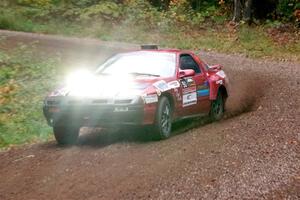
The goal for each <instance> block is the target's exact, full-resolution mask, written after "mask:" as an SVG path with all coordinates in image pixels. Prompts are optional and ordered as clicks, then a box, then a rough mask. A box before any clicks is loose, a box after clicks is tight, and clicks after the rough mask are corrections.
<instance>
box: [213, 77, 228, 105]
mask: <svg viewBox="0 0 300 200" xmlns="http://www.w3.org/2000/svg"><path fill="white" fill-rule="evenodd" d="M209 87H210V93H209V100H216V98H217V95H218V91H219V90H220V89H222V88H223V89H222V90H225V91H224V92H225V94H226V96H227V91H226V86H225V79H223V78H220V77H218V76H216V75H212V76H211V78H210V79H209Z"/></svg>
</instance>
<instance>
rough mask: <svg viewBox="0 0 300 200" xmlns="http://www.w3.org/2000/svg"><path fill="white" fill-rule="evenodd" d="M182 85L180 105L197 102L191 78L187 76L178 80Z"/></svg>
mask: <svg viewBox="0 0 300 200" xmlns="http://www.w3.org/2000/svg"><path fill="white" fill-rule="evenodd" d="M180 83H181V86H182V106H183V107H186V106H190V105H194V104H197V92H196V89H197V87H196V84H195V81H194V80H193V78H191V77H188V78H184V79H181V80H180Z"/></svg>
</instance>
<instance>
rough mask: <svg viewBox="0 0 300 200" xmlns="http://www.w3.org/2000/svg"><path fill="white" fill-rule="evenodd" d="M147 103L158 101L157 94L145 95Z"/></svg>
mask: <svg viewBox="0 0 300 200" xmlns="http://www.w3.org/2000/svg"><path fill="white" fill-rule="evenodd" d="M143 98H144V102H145V103H146V104H150V103H155V102H158V96H157V94H150V95H146V96H144V97H143Z"/></svg>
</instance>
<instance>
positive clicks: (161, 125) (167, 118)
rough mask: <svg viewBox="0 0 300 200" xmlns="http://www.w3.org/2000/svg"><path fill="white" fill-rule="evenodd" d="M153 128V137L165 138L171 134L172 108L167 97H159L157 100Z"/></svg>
mask: <svg viewBox="0 0 300 200" xmlns="http://www.w3.org/2000/svg"><path fill="white" fill-rule="evenodd" d="M153 128H154V134H155V139H166V138H168V137H170V135H171V128H172V109H171V104H170V102H169V100H168V98H167V97H164V96H163V97H161V98H160V100H159V102H158V107H157V111H156V116H155V124H154V126H153Z"/></svg>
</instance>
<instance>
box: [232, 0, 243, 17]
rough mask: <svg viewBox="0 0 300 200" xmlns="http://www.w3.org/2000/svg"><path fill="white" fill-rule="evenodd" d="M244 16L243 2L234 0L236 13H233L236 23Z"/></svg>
mask: <svg viewBox="0 0 300 200" xmlns="http://www.w3.org/2000/svg"><path fill="white" fill-rule="evenodd" d="M241 16H242V2H241V0H234V11H233V19H232V21H234V22H239V21H240V20H241Z"/></svg>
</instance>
